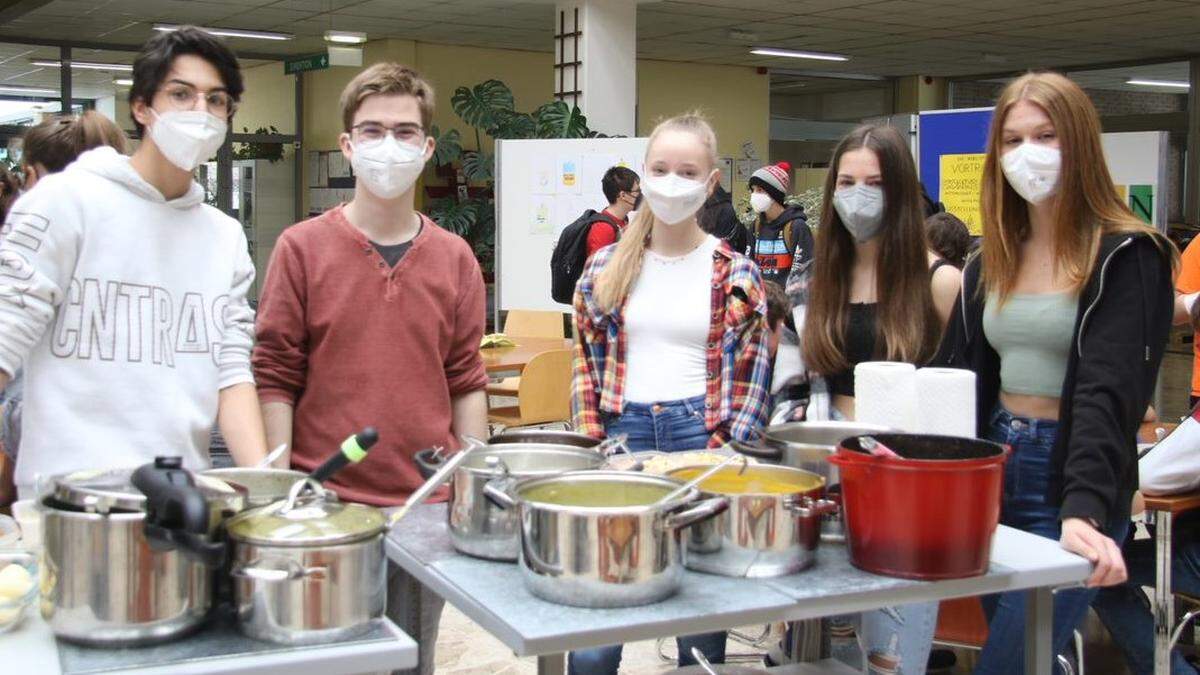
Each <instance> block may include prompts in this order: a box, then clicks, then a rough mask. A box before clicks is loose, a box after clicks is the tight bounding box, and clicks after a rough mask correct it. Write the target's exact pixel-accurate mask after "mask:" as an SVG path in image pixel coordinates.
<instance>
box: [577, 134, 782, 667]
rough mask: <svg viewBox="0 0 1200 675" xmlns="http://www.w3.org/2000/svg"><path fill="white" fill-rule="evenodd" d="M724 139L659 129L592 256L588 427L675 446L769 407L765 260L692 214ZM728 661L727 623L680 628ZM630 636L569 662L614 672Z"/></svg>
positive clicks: (586, 312)
mask: <svg viewBox="0 0 1200 675" xmlns="http://www.w3.org/2000/svg"><path fill="white" fill-rule="evenodd" d="M719 178H720V172H719V170H718V169H717V139H716V136H715V135H714V134H713V131H712V128H711V127H710V126H709V125H708V123H707V122H705V121H704V119H703V118H701V117H699V116H697V115H682V116H679V117H674V118H672V119H669V120H667V121H665V122H663V123H662V124H659V125H658V127H656V128H655V129H654V133H652V134H651V135H650V143H649V145H648V147H647V149H646V168H645V171H644V175H643V176H642V195H643V197H644V199H645V203H646V207H645V208H643V209H641V210H640V211H639V212H638V215H637V217H636V218H635V219H634V221H633V222H632V223H631V224H630V225H629V226H627V228H626V230H625V232H624V233H623V234H622V236H621V240H620V242H619V243H617V244H616V245H613V246H608V247H606V248H603V249H600V250H599V251H597V252H596V254H595V255H593V256H592V257H591V259H590V260H589V261H588V264H587V267H586V268H585V269H584V272H583V276H582V277H581V278H580V280H579V285H578V287H577V289H576V292H575V326H576V330H577V335H578V341H577V343H576V346H575V379H574V383H573V386H572V408H573V413H574V421H575V426H576V428H577V429H578V430H579V431H582V432H583V433H586V434H589V435H591V436H595V437H597V438H601V437H604V436H606V435H607V436H617V435H624V436H626V437H627V441H626V442H627V444H628V446H629V447H630V449H632V450H658V451H662V452H675V451H683V450H695V449H699V448H704V447H716V446H720V445H722V444H724V443H725V442H726V441H728V440H730V439H737V440H748V439H749V438H750V437H751V435H752V434H753V433H754V431H755V430H756V429H757V428H758V427H759V426H761V424H762V422H763V421H764V418H765V416H766V412H767V410H766V406H767V390H766V385H767V378H768V377H769V371H770V365H769V361H768V345H767V338H768V330H767V328H766V313H767V303H766V294H765V292H764V290H763V285H762V279H761V277H760V276H759V272H758V268H757V267H756V266H755V265H754V263H753V262H751V261H750V260H749V259H748V258H746V257H744V256H741V255H738V254H736V253H734V252H733V250H732V249H731V248H730V247H729V245H728V244H726V243H724V242H723V241H721V240H720V239H717V238H716V237H713V236H712V235H709V234H706V233H705V232H704V230H702V229H701V228H700V225H699V224H698V223H697V221H696V214H697V212H698V211H699V210H700V207H701V206H702V205H703V204H704V201H705V199H707V198H708V196H709V195H711V194H712V192H713V189H714V188H715V187H716V185H717V184H718V181H719ZM679 644H680V649H679V655H680V657H679V660H680V664H681V665H690V664H694V663H695V661H694V660H693V659H692V657H691V650H690V647H692V646H695V647H698V648H699V649H700V650H701V651H702V652H703V653H704V654H705V656H706V657H708V659H709V660H712V661H717V662H722V661H723V660H724V657H725V634H724V633H710V634H706V635H701V636H691V637H688V638H680V639H679ZM620 661H621V646H620V645H616V646H613V647H604V648H600V649H589V650H584V651H580V652H574V653H572V654H571V657H570V661H569V665H570V671H571V672H572V673H578V674H584V673H586V674H592V673H611V674H613V675H615V673H616V672H617V668H618V666H619V664H620Z"/></svg>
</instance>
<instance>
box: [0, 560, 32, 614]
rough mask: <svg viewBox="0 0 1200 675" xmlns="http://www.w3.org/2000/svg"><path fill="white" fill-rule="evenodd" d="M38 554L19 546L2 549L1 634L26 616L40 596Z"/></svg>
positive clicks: (0, 563) (0, 587) (0, 572)
mask: <svg viewBox="0 0 1200 675" xmlns="http://www.w3.org/2000/svg"><path fill="white" fill-rule="evenodd" d="M37 579H38V566H37V556H36V555H34V554H33V553H29V552H28V551H22V550H16V549H4V550H0V633H5V632H8V631H10V630H12V629H14V628H16V627H17V626H18V625H20V623H21V620H22V619H24V618H25V613H26V612H27V611H28V609H29V608H30V607H31V606H32V605H33V604H34V603H35V602H37V597H38V583H37Z"/></svg>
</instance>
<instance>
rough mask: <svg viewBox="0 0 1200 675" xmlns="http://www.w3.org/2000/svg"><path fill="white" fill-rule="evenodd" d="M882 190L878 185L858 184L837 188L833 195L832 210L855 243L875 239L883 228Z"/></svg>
mask: <svg viewBox="0 0 1200 675" xmlns="http://www.w3.org/2000/svg"><path fill="white" fill-rule="evenodd" d="M883 207H884V199H883V188H881V187H879V186H878V185H867V184H865V183H859V184H857V185H851V186H850V187H844V188H838V189H837V190H835V191H834V193H833V208H834V209H836V210H837V213H838V216H839V217H840V218H841V219H842V225H845V226H846V229H847V230H848V231H849V232H850V236H852V237H854V240H855V241H858V242H863V241H868V240H870V239H873V238H875V235H877V234H879V230H880V229H881V228H882V227H883Z"/></svg>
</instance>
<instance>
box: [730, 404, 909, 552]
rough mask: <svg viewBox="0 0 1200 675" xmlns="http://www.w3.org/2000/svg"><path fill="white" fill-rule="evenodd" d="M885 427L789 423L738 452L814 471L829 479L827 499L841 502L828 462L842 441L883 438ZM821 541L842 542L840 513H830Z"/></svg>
mask: <svg viewBox="0 0 1200 675" xmlns="http://www.w3.org/2000/svg"><path fill="white" fill-rule="evenodd" d="M887 431H888V430H887V429H886V428H884V427H880V426H875V425H870V424H860V423H858V422H834V421H828V422H789V423H786V424H775V425H772V426H769V427H767V428H766V429H764V430H763V431H762V433H761V434H760V435H759V438H758V440H757V441H756V442H754V443H741V442H738V441H733V442H732V443H731V444H732V445H733V447H734V449H736V450H737V451H738V452H740V453H742V454H744V455H748V456H750V457H755V458H757V459H762V460H765V461H768V462H773V463H775V464H782V465H783V466H790V467H792V468H795V469H802V470H804V471H811V472H812V473H815V474H817V475H819V476H822V477H824V478H825V483H826V487H827V497H828V498H829V499H830V500H831V501H833V502H835V503H838V502H840V501H841V485H840V483H841V479H840V478H839V476H838V470H837V467H836V466H834V465H833V464H830V463H829V462H828V461H827V460H828V459H829V457H830V455H832V454H833V453H834V452H837V447H838V444H839V443H841V442H842V439H844V438H849V437H850V436H862V435H864V434H880V433H885V432H887ZM821 537H822V538H823V539H825V540H827V541H842V540H843V539H844V528H843V526H842V517H841V514H840V513H839V512H836V511H835V512H833V513H828V514H826V515H825V517H824V518H823V520H822V522H821Z"/></svg>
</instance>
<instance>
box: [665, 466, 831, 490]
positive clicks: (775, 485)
mask: <svg viewBox="0 0 1200 675" xmlns="http://www.w3.org/2000/svg"><path fill="white" fill-rule="evenodd" d="M707 470H708V467H703V466H701V467H692V468H688V469H680V470H679V471H672V472H671V478H674V479H676V480H680V481H683V482H685V483H686V482H687V481H690V480H692V479H693V478H695V477H696V476H699V475H700V474H702V473H704V472H705V471H707ZM739 470H740V467H736V466H731V467H725V468H723V469H721V470H720V471H718V472H716V473H715V474H713V475H711V476H709V477H708V478H705V479H704V480H703V481H701V482H700V485H699V488H700V489H701V490H703V491H704V492H710V493H713V494H721V495H746V494H758V495H762V494H767V495H788V494H795V493H797V492H807V491H809V490H814V489H816V488H819V487H820V486H821V479H820V477H818V476H814V475H808V474H802V473H791V472H786V471H776V470H772V469H771V468H768V467H754V466H750V467H746V471H745V473H742V474H739V473H738V471H739Z"/></svg>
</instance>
